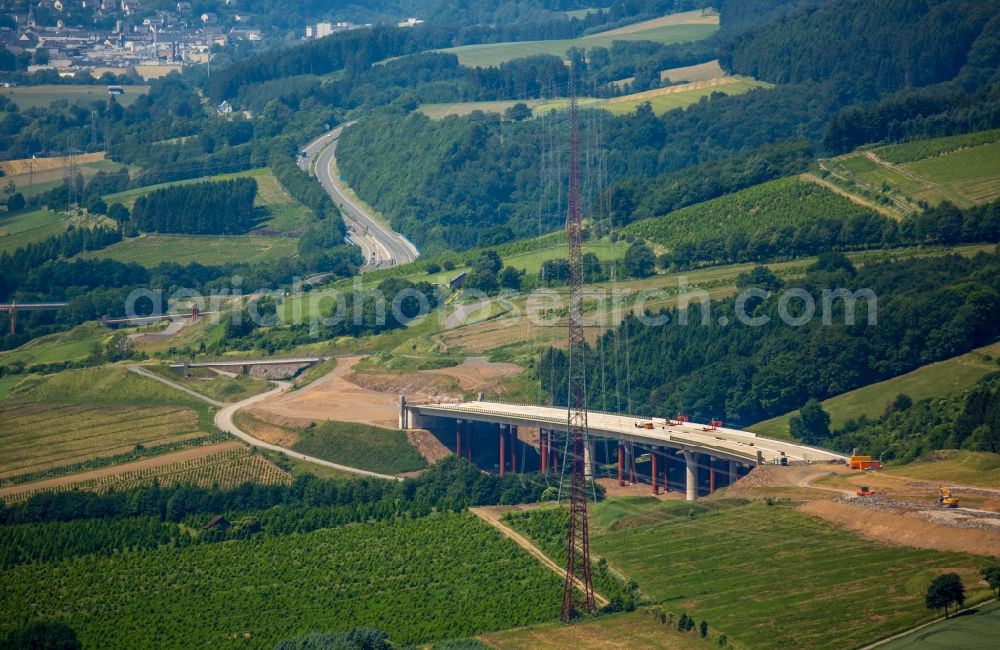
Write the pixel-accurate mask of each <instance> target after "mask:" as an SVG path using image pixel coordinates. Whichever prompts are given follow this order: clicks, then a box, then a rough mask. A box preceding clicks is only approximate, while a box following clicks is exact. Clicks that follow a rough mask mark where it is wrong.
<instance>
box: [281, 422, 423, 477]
mask: <svg viewBox="0 0 1000 650" xmlns="http://www.w3.org/2000/svg"><path fill="white" fill-rule="evenodd" d="M297 433H298V438H299V439H298V441H297V442H295V444H293V445H292V449H294V450H295V451H300V452H302V453H303V454H308V455H310V456H316V457H317V458H322V459H323V460H329V461H331V462H334V463H338V464H341V465H347V466H349V467H357V468H360V469H366V470H368V471H370V472H379V473H380V474H402V473H404V472H412V471H416V470H419V469H423V468H425V467H427V461H425V460H424V458H423V456H421V455H420V453H419V452H418V451H417V450H416V449H415V448H414V447H413V446H411V445H410V443H409V442H408V441H407V439H406V433H404V432H403V431H398V430H393V429H382V428H380V427H372V426H368V425H366V424H355V423H350V422H332V421H328V422H321V423H319V424H317V425H316V426H313V427H309V428H306V429H298V430H297Z"/></svg>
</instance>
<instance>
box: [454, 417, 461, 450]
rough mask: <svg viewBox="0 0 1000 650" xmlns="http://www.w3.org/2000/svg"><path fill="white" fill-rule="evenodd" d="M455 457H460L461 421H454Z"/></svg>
mask: <svg viewBox="0 0 1000 650" xmlns="http://www.w3.org/2000/svg"><path fill="white" fill-rule="evenodd" d="M455 455H456V456H458V457H459V458H461V457H462V421H461V420H455Z"/></svg>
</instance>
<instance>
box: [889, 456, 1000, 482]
mask: <svg viewBox="0 0 1000 650" xmlns="http://www.w3.org/2000/svg"><path fill="white" fill-rule="evenodd" d="M883 471H884V472H886V473H888V474H898V475H900V476H907V477H911V478H916V479H922V480H927V481H947V482H949V483H958V484H959V485H975V486H980V487H991V488H1000V454H991V453H989V452H985V451H958V450H954V449H949V450H943V451H935V452H933V453H931V454H928V455H926V456H923V457H921V458H919V459H918V460H917V461H916V462H913V463H910V464H909V465H903V466H902V467H892V468H889V469H886V470H883Z"/></svg>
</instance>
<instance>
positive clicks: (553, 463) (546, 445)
mask: <svg viewBox="0 0 1000 650" xmlns="http://www.w3.org/2000/svg"><path fill="white" fill-rule="evenodd" d="M399 426H400V428H403V429H427V430H429V431H431V432H432V433H434V434H435V436H436V437H437V438H438V439H439V440H440V441H441V442H442V443H444V444H445V445H446V446H448V448H449V449H451V450H452V451H454V452H455V453H456V454H458V455H459V456H462V457H465V458H467V459H468V460H469V461H471V462H474V463H476V465H478V466H479V467H484V468H487V469H492V470H493V471H497V472H499V473H500V474H501V475H502V474H504V473H506V472H518V471H521V472H536V471H537V472H541V473H543V474H544V473H549V472H558V471H559V469H560V463H561V462H563V459H564V450H563V449H560V448H559V447H560V444H561V442H564V441H565V440H566V430H567V417H566V409H565V408H559V407H552V406H532V405H525V404H507V403H503V402H487V401H483V400H482V398H480V399H479V400H477V401H472V402H462V403H457V404H409V403H408V402H407V401H406V398H405V397H401V398H400V409H399ZM588 432H589V437H590V439H589V442H588V445H587V450H586V456H587V458H586V461H585V462H586V466H587V474H588V476H592V477H595V478H597V477H601V476H608V477H614V478H617V480H618V483H619V485H624V484H625V483H633V484H634V483H648V484H649V485H650V486H651V489H652V492H653V494H659V492H660V491H661V488H662V489H663V490H664V491H670V490H672V489H676V490H678V491H682V492H684V493H685V494H686V497H687V499H688V500H694V499H695V498H696V497H698V496H702V495H706V494H711V493H712V492H714V491H715V490H716V489H717V488H720V487H724V486H726V485H729V484H730V483H732V482H733V481H735V480H737V479H738V478H739V477H740V476H743V475H744V474H746V473H747V472H749V471H750V469H751V468H753V467H754V466H755V465H760V464H769V463H775V464H799V463H845V462H847V456H844V455H842V454H838V453H835V452H831V451H828V450H825V449H819V448H817V447H810V446H808V445H803V444H798V443H795V442H792V441H788V440H776V439H774V438H765V437H763V436H759V435H757V434H755V433H753V432H750V431H742V430H739V429H731V428H727V427H724V426H722V423H721V422H717V421H715V422H712V423H709V424H697V423H695V422H691V421H688V420H687V419H686V418H684V417H683V416H678V417H677V418H675V419H672V420H671V419H663V418H643V417H638V416H629V415H618V414H612V413H603V412H600V411H589V412H588ZM637 468H638V469H637Z"/></svg>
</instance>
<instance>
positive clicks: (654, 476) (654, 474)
mask: <svg viewBox="0 0 1000 650" xmlns="http://www.w3.org/2000/svg"><path fill="white" fill-rule="evenodd" d="M657 456H659V454H657V453H656V447H653V449H652V452H651V453H650V461H649V462H650V472H649V474H650V478H651V481H652V483H653V496H656V495H657V494H659V493H660V486H659V485H657V480H658V479H659V478H660V477H659V473H660V472H659V470H658V468H657V466H656V457H657Z"/></svg>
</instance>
